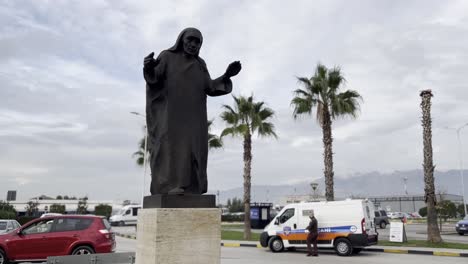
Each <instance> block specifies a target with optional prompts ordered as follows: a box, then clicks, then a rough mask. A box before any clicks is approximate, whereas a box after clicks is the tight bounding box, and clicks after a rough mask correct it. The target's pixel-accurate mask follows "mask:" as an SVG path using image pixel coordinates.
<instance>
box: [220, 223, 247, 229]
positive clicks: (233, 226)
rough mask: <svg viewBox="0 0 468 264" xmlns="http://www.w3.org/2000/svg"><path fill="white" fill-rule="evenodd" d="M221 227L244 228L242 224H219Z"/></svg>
mask: <svg viewBox="0 0 468 264" xmlns="http://www.w3.org/2000/svg"><path fill="white" fill-rule="evenodd" d="M221 228H222V229H223V230H224V229H244V225H243V224H221Z"/></svg>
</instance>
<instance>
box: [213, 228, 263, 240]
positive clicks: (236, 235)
mask: <svg viewBox="0 0 468 264" xmlns="http://www.w3.org/2000/svg"><path fill="white" fill-rule="evenodd" d="M221 239H222V240H244V232H239V231H229V230H221ZM249 241H260V234H257V233H252V238H251V239H250V240H249Z"/></svg>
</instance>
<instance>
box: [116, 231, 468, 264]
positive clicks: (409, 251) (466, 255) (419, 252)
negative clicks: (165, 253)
mask: <svg viewBox="0 0 468 264" xmlns="http://www.w3.org/2000/svg"><path fill="white" fill-rule="evenodd" d="M114 234H115V235H116V236H119V237H124V238H129V239H136V236H135V235H125V234H119V233H114ZM221 246H222V247H251V248H264V247H262V245H260V244H259V243H256V244H253V243H251V244H247V243H246V244H243V243H224V242H222V243H221ZM362 251H367V252H380V253H392V254H415V255H428V256H440V257H464V258H468V253H458V252H446V251H429V250H427V251H426V250H412V249H390V248H364V249H363V250H362Z"/></svg>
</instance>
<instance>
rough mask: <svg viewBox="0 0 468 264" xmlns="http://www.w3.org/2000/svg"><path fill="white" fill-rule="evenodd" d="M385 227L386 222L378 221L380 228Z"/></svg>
mask: <svg viewBox="0 0 468 264" xmlns="http://www.w3.org/2000/svg"><path fill="white" fill-rule="evenodd" d="M386 227H387V223H385V221H382V222H380V228H381V229H385V228H386Z"/></svg>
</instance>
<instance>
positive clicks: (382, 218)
mask: <svg viewBox="0 0 468 264" xmlns="http://www.w3.org/2000/svg"><path fill="white" fill-rule="evenodd" d="M374 214H375V218H374V223H375V226H378V227H380V228H381V229H385V228H386V227H387V225H388V224H390V222H389V221H388V216H387V212H385V210H377V211H374Z"/></svg>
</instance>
